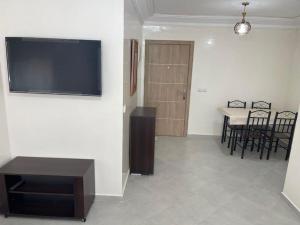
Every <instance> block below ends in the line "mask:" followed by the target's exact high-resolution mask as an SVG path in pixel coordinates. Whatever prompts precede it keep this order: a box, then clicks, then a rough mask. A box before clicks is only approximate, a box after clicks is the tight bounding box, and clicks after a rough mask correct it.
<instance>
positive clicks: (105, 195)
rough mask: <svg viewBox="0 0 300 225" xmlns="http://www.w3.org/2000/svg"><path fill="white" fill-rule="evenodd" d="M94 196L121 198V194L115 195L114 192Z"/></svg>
mask: <svg viewBox="0 0 300 225" xmlns="http://www.w3.org/2000/svg"><path fill="white" fill-rule="evenodd" d="M95 196H96V197H116V198H122V197H123V195H115V194H99V193H96V194H95Z"/></svg>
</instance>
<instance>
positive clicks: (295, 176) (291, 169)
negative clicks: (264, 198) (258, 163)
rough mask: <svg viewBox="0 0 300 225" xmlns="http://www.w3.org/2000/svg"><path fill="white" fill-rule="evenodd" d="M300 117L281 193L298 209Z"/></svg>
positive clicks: (299, 201)
mask: <svg viewBox="0 0 300 225" xmlns="http://www.w3.org/2000/svg"><path fill="white" fill-rule="evenodd" d="M299 112H300V107H299ZM299 171H300V119H298V123H297V126H296V131H295V135H294V141H293V146H292V151H291V155H290V160H289V166H288V170H287V174H286V179H285V184H284V189H283V194H284V195H285V197H286V198H287V199H288V200H289V201H291V203H292V204H294V206H295V207H296V208H298V210H299V211H300V180H299Z"/></svg>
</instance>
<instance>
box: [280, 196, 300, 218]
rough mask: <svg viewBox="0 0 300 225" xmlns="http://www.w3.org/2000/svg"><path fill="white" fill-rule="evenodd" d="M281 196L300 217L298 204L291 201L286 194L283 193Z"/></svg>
mask: <svg viewBox="0 0 300 225" xmlns="http://www.w3.org/2000/svg"><path fill="white" fill-rule="evenodd" d="M281 195H282V196H283V198H284V199H285V200H286V201H287V202H288V204H289V205H290V206H291V207H293V208H294V209H295V210H296V211H297V212H298V213H299V215H300V209H299V208H298V206H296V204H295V203H294V202H293V201H291V199H289V197H288V196H287V195H286V194H285V193H283V192H281Z"/></svg>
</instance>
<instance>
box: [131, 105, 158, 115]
mask: <svg viewBox="0 0 300 225" xmlns="http://www.w3.org/2000/svg"><path fill="white" fill-rule="evenodd" d="M155 115H156V108H153V107H136V108H135V109H134V110H133V111H132V113H131V116H134V117H155Z"/></svg>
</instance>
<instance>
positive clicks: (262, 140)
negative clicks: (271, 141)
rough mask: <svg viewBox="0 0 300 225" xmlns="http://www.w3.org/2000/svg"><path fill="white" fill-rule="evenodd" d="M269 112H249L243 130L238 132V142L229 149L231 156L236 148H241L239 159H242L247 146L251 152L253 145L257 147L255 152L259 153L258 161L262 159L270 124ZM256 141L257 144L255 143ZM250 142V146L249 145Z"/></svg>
mask: <svg viewBox="0 0 300 225" xmlns="http://www.w3.org/2000/svg"><path fill="white" fill-rule="evenodd" d="M270 117H271V112H270V111H265V110H260V109H259V110H255V111H249V114H248V119H247V125H246V126H245V127H244V129H242V130H240V131H239V134H238V135H240V142H238V141H237V138H235V141H234V143H233V145H234V147H232V148H231V153H230V154H231V155H232V154H233V151H234V150H235V149H236V146H239V147H241V148H242V154H241V158H242V159H243V158H244V154H245V151H246V149H247V147H248V146H251V151H253V147H254V145H256V146H257V152H260V159H262V157H263V154H264V149H265V146H266V135H265V134H266V132H267V131H268V127H269V122H270ZM255 141H257V143H255ZM250 142H251V145H249V143H250Z"/></svg>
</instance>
